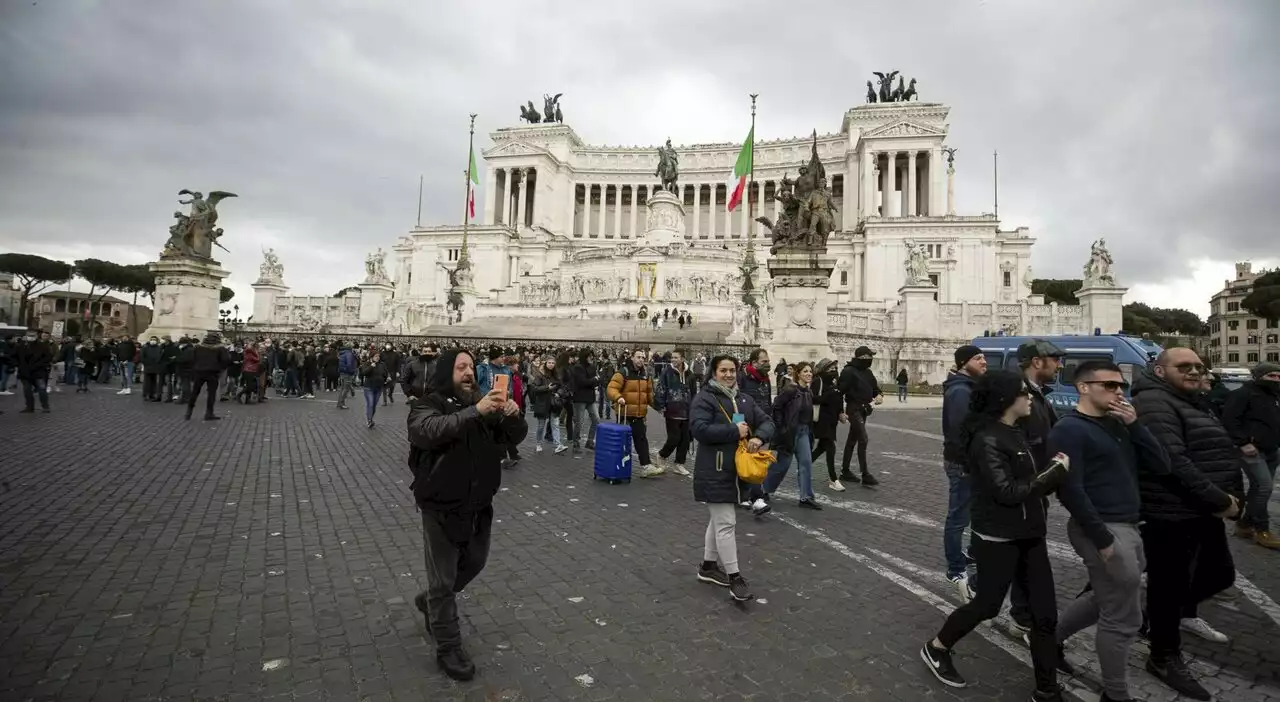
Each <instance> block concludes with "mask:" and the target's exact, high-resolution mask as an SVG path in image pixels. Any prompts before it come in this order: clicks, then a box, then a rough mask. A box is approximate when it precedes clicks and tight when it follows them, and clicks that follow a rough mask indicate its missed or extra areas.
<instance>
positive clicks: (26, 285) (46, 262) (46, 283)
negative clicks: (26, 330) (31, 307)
mask: <svg viewBox="0 0 1280 702" xmlns="http://www.w3.org/2000/svg"><path fill="white" fill-rule="evenodd" d="M0 273H12V274H13V276H14V278H16V279H17V281H18V286H19V287H20V289H21V290H22V296H21V298H20V302H21V304H20V305H19V307H18V320H17V321H18V325H19V326H21V325H23V324H26V323H28V320H27V319H26V314H27V305H28V301H29V300H30V299H31V296H32V295H38V294H40V293H42V292H44V291H45V290H47V289H48V288H49V287H50V286H53V285H61V284H63V283H65V282H67V281H68V280H71V276H72V275H73V274H74V271H73V270H72V268H71V264H70V263H64V262H62V261H55V260H53V259H50V258H45V257H44V256H34V255H32V254H20V253H7V254H0Z"/></svg>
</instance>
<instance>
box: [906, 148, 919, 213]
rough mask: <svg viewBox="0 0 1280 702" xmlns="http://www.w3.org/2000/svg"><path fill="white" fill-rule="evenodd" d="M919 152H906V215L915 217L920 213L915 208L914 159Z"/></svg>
mask: <svg viewBox="0 0 1280 702" xmlns="http://www.w3.org/2000/svg"><path fill="white" fill-rule="evenodd" d="M919 157H920V154H919V153H918V152H916V151H914V150H913V151H908V152H907V216H908V217H915V216H916V215H918V214H920V213H919V211H917V210H916V198H917V194H916V159H917V158H919Z"/></svg>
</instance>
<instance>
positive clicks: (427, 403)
mask: <svg viewBox="0 0 1280 702" xmlns="http://www.w3.org/2000/svg"><path fill="white" fill-rule="evenodd" d="M459 353H466V352H465V351H459V350H456V349H451V350H449V351H446V352H444V353H443V354H441V355H440V359H439V361H438V362H437V363H436V365H435V369H434V371H435V372H434V373H433V374H432V377H431V380H430V384H429V387H430V390H429V391H428V394H427V396H426V397H424V398H422V399H421V400H419V401H418V402H415V403H414V404H413V408H412V409H411V410H409V420H408V434H409V444H410V449H409V468H410V470H412V471H413V483H412V484H411V485H410V489H411V490H413V496H414V499H415V500H416V501H417V503H418V506H419V507H421V508H422V509H423V510H431V511H434V512H438V513H443V514H444V515H446V516H445V517H444V521H443V523H444V525H445V530H446V532H447V533H451V534H453V533H455V531H456V533H457V534H458V538H462V537H463V536H465V535H466V534H469V533H470V532H469V530H470V527H471V515H474V514H475V513H476V512H478V511H480V510H482V509H484V508H487V507H488V506H490V505H491V504H492V503H493V496H494V495H495V494H497V492H498V488H499V487H500V486H501V484H502V468H501V461H502V458H503V457H504V456H505V452H504V450H503V448H502V447H503V446H507V445H512V446H514V445H517V444H519V443H520V442H521V441H524V438H525V435H526V434H527V433H528V431H529V427H528V425H526V424H525V421H524V418H523V417H521V416H520V415H519V414H517V415H515V416H512V417H508V416H506V415H504V414H502V413H501V412H499V413H496V414H493V415H490V416H488V417H485V416H482V415H481V414H480V412H479V411H478V410H477V409H476V406H475V405H472V404H466V403H463V402H462V401H461V400H459V399H458V398H457V397H456V396H455V394H454V390H453V365H454V361H455V360H456V359H457V356H458V354H459Z"/></svg>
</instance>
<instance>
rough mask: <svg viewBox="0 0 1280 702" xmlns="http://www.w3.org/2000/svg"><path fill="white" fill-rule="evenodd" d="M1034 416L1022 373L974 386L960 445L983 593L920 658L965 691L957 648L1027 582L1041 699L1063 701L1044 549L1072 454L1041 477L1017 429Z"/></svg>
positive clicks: (997, 373)
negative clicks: (1052, 504) (1051, 497)
mask: <svg viewBox="0 0 1280 702" xmlns="http://www.w3.org/2000/svg"><path fill="white" fill-rule="evenodd" d="M1030 414H1031V397H1030V393H1029V391H1028V390H1027V388H1026V385H1025V384H1024V381H1023V379H1022V376H1021V375H1019V374H1017V373H1014V372H1012V371H1004V370H994V371H988V372H987V373H986V374H985V375H983V376H982V377H981V378H979V379H978V381H977V382H976V383H975V384H974V387H973V392H972V394H971V395H970V397H969V414H968V416H966V417H965V419H964V424H963V425H962V426H961V429H960V441H961V445H962V446H965V447H966V456H967V459H968V461H967V463H966V470H967V472H968V473H969V476H970V480H971V482H972V489H973V497H972V502H971V507H970V510H971V512H970V515H971V517H970V528H971V529H972V530H973V547H972V550H973V555H974V558H975V559H976V560H977V562H978V576H977V577H978V587H977V590H978V593H977V595H975V596H974V598H973V599H972V600H969V601H968V602H967V603H965V604H963V605H961V606H960V607H959V608H958V609H956V610H954V611H953V612H952V613H951V616H949V617H947V621H946V623H945V624H943V625H942V629H941V630H940V631H939V632H938V635H937V637H935V638H934V639H932V640H930V641H929V642H928V643H926V644H925V645H924V647H923V648H921V649H920V658H921V659H922V660H923V661H924V662H925V665H927V666H928V667H929V671H930V672H932V673H933V674H934V676H935V677H937V678H938V680H940V681H942V682H943V683H944V684H946V685H948V686H950V687H964V686H965V685H966V683H965V680H964V678H963V677H961V676H960V673H958V672H956V669H955V665H954V664H953V663H952V662H951V648H952V647H953V646H955V645H956V644H957V643H959V641H960V639H962V638H964V637H965V636H966V635H967V634H968V633H969V632H970V631H973V630H974V628H976V627H977V626H978V625H979V624H981V623H982V622H984V621H986V620H988V619H992V618H994V617H995V616H996V615H998V614H999V613H1000V607H1001V606H1002V605H1003V604H1004V599H1005V596H1006V595H1008V594H1009V586H1010V585H1011V584H1012V583H1013V580H1014V578H1020V579H1021V580H1022V585H1023V588H1024V589H1025V591H1026V593H1027V596H1028V602H1029V604H1030V605H1031V617H1032V620H1033V621H1034V625H1033V626H1032V629H1031V663H1032V668H1033V670H1034V671H1035V680H1036V692H1035V696H1034V699H1037V700H1039V699H1045V700H1054V699H1057V700H1060V699H1062V698H1061V696H1060V693H1058V672H1057V666H1058V660H1059V656H1060V650H1059V648H1058V646H1057V638H1056V635H1055V633H1054V632H1055V629H1056V628H1057V625H1058V604H1057V599H1056V597H1055V595H1054V589H1053V570H1052V569H1051V568H1050V566H1049V549H1048V547H1047V545H1046V543H1045V533H1046V509H1047V504H1048V500H1047V499H1046V496H1047V495H1048V494H1049V493H1051V492H1053V491H1054V490H1056V489H1057V488H1058V486H1059V485H1061V484H1062V481H1063V479H1064V478H1065V477H1066V474H1067V465H1068V463H1067V459H1066V456H1064V455H1062V454H1058V455H1057V456H1055V457H1054V460H1053V461H1052V462H1051V463H1050V464H1049V466H1048V467H1047V468H1045V470H1044V471H1043V472H1040V473H1037V472H1036V465H1035V460H1034V459H1033V458H1032V457H1031V448H1030V447H1029V446H1028V445H1027V440H1026V437H1025V436H1024V435H1023V433H1022V430H1021V429H1019V428H1018V427H1017V426H1016V424H1017V422H1018V420H1019V419H1021V418H1023V417H1026V416H1028V415H1030Z"/></svg>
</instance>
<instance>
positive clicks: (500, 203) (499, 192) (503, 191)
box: [489, 168, 511, 224]
mask: <svg viewBox="0 0 1280 702" xmlns="http://www.w3.org/2000/svg"><path fill="white" fill-rule="evenodd" d="M510 179H511V176H510V175H509V173H508V171H507V169H505V168H495V169H493V190H492V191H490V192H489V199H490V200H493V223H494V224H506V223H507V222H506V216H505V215H506V211H507V209H508V208H507V197H506V195H507V192H508V190H509V187H508V184H507V181H508V180H510Z"/></svg>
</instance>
